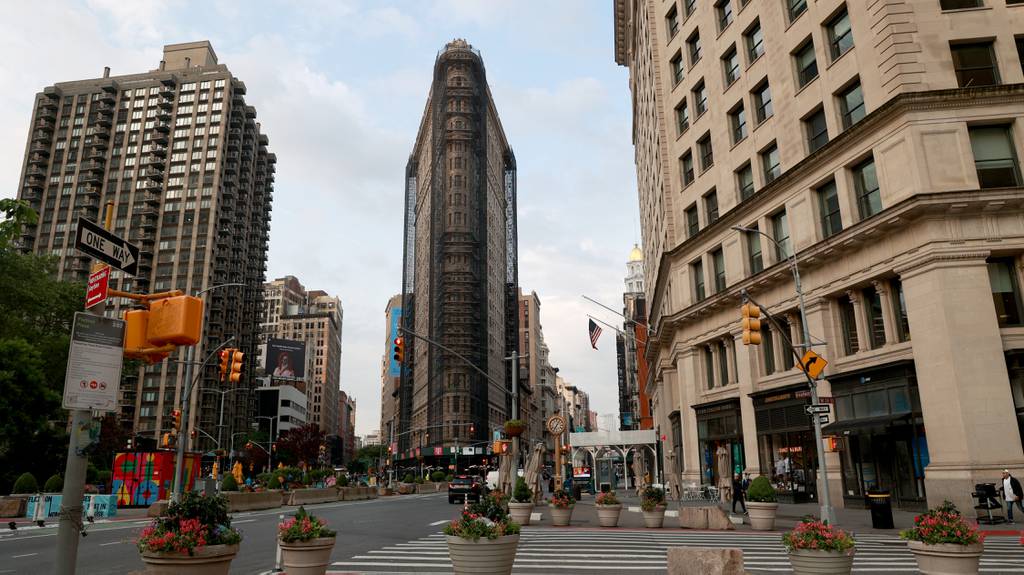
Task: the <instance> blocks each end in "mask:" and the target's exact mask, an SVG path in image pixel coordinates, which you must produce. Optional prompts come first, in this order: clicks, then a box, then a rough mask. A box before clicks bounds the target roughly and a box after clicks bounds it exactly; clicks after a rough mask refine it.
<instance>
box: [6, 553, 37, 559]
mask: <svg viewBox="0 0 1024 575" xmlns="http://www.w3.org/2000/svg"><path fill="white" fill-rule="evenodd" d="M33 555H39V554H38V553H25V554H24V555H11V559H18V558H19V557H32V556H33Z"/></svg>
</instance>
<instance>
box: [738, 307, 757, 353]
mask: <svg viewBox="0 0 1024 575" xmlns="http://www.w3.org/2000/svg"><path fill="white" fill-rule="evenodd" d="M740 313H741V314H742V315H743V345H761V320H760V319H758V318H760V317H761V308H759V307H757V306H756V305H754V304H752V303H745V304H743V307H741V308H740Z"/></svg>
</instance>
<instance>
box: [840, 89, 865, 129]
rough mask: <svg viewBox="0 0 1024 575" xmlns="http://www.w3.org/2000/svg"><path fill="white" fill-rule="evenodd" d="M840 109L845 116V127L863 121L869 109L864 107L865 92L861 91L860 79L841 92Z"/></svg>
mask: <svg viewBox="0 0 1024 575" xmlns="http://www.w3.org/2000/svg"><path fill="white" fill-rule="evenodd" d="M839 111H840V113H841V114H842V118H843V129H844V130H847V129H849V128H850V126H852V125H854V124H856V123H857V122H859V121H861V120H862V119H863V118H864V116H865V115H867V110H866V109H865V108H864V92H862V91H861V87H860V80H857V81H855V82H854V83H853V84H852V85H850V86H849V87H848V88H846V89H845V90H843V91H842V92H840V93H839Z"/></svg>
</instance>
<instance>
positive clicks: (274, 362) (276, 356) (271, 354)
mask: <svg viewBox="0 0 1024 575" xmlns="http://www.w3.org/2000/svg"><path fill="white" fill-rule="evenodd" d="M264 367H265V369H266V370H267V374H268V375H270V376H272V377H279V378H282V379H302V378H304V377H305V376H306V342H304V341H292V340H290V339H268V340H267V365H266V366H264Z"/></svg>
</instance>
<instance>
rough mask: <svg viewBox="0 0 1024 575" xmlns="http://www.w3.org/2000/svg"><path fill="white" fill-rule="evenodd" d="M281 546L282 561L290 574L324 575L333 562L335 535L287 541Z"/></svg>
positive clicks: (279, 542)
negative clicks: (332, 552) (332, 553)
mask: <svg viewBox="0 0 1024 575" xmlns="http://www.w3.org/2000/svg"><path fill="white" fill-rule="evenodd" d="M278 544H279V545H280V546H281V562H282V563H283V564H284V570H285V572H286V573H288V575H324V574H325V573H327V566H328V565H330V564H331V551H333V550H334V537H320V538H317V539H310V540H309V541H293V542H292V543H285V542H284V541H281V540H280V539H279V540H278Z"/></svg>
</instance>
